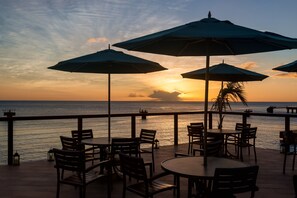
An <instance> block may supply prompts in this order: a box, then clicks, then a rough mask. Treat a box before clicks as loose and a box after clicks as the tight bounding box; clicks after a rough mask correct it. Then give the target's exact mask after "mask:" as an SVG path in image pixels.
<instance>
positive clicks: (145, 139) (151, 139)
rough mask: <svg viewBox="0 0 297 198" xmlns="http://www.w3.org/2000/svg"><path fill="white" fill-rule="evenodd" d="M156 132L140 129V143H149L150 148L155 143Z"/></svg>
mask: <svg viewBox="0 0 297 198" xmlns="http://www.w3.org/2000/svg"><path fill="white" fill-rule="evenodd" d="M156 133H157V131H156V130H151V129H141V131H140V137H139V138H140V143H150V144H152V146H153V145H154V143H155V137H156Z"/></svg>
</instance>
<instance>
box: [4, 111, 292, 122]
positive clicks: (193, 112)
mask: <svg viewBox="0 0 297 198" xmlns="http://www.w3.org/2000/svg"><path fill="white" fill-rule="evenodd" d="M203 113H204V111H185V112H159V113H146V114H145V115H146V116H158V115H174V114H178V115H187V114H203ZM208 113H213V114H218V113H219V112H218V111H208ZM223 114H230V115H252V116H266V117H297V114H293V113H253V112H250V113H246V112H236V111H230V112H228V111H227V112H223ZM142 115H143V114H142V113H119V114H111V115H110V116H111V117H131V116H136V117H138V116H139V117H140V116H142ZM104 117H108V114H86V115H50V116H14V117H0V121H8V120H13V121H17V120H52V119H76V118H104Z"/></svg>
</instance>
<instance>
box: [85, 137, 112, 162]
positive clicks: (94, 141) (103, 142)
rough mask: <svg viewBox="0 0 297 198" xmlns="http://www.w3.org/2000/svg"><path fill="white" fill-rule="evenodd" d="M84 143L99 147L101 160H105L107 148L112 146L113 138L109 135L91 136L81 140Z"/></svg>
mask: <svg viewBox="0 0 297 198" xmlns="http://www.w3.org/2000/svg"><path fill="white" fill-rule="evenodd" d="M81 143H82V144H84V145H89V146H95V147H99V149H100V161H102V160H104V158H105V154H106V148H109V147H110V146H111V139H110V138H108V137H97V138H89V139H84V140H82V141H81Z"/></svg>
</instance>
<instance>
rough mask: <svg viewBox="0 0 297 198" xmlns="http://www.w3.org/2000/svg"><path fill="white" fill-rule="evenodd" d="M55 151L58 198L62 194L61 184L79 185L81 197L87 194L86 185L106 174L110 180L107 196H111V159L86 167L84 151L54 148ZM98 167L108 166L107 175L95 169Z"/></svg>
mask: <svg viewBox="0 0 297 198" xmlns="http://www.w3.org/2000/svg"><path fill="white" fill-rule="evenodd" d="M53 152H54V156H55V163H56V164H55V168H56V169H57V194H56V197H57V198H59V196H60V184H68V185H72V186H75V187H79V190H80V198H84V197H85V195H86V186H87V185H88V184H90V183H92V182H94V181H97V180H98V179H100V178H102V177H104V176H107V180H108V181H107V188H108V189H107V197H111V192H110V191H111V186H110V182H111V178H110V176H111V170H110V162H109V161H101V162H100V163H97V164H96V165H93V166H90V167H88V168H86V165H85V164H86V162H85V153H84V152H82V151H71V150H60V149H53ZM97 167H104V168H106V170H107V175H104V174H101V173H100V172H99V171H94V169H95V168H97ZM63 175H64V176H63ZM65 175H66V176H65Z"/></svg>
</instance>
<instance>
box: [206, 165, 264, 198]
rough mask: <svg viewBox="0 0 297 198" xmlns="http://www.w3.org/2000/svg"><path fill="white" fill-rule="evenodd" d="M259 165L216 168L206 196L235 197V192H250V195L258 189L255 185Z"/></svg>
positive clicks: (214, 197) (215, 197)
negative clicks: (210, 187)
mask: <svg viewBox="0 0 297 198" xmlns="http://www.w3.org/2000/svg"><path fill="white" fill-rule="evenodd" d="M258 171H259V166H249V167H241V168H217V169H216V170H215V174H214V179H213V183H212V189H211V192H210V195H209V196H208V197H211V198H212V197H213V198H217V197H224V198H229V197H230V198H231V197H235V194H239V193H245V192H251V197H254V196H255V192H256V191H258V187H257V186H256V181H257V176H258Z"/></svg>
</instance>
